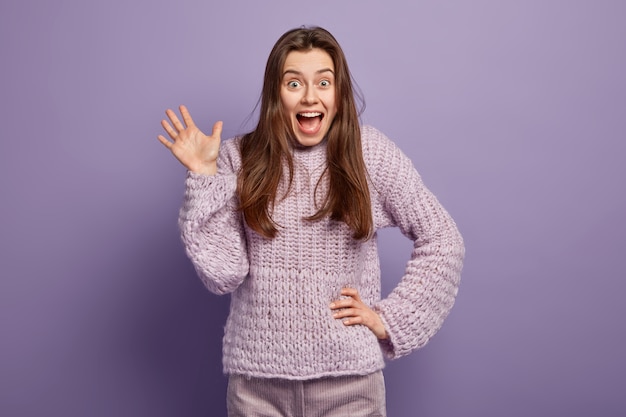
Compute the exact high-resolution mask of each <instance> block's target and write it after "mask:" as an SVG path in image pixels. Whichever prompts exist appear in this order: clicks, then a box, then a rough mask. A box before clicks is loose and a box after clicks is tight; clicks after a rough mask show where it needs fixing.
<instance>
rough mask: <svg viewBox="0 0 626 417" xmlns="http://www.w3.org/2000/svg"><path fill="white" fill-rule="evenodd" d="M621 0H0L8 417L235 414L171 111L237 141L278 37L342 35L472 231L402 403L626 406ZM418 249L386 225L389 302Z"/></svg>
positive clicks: (379, 109)
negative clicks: (189, 232) (189, 234)
mask: <svg viewBox="0 0 626 417" xmlns="http://www.w3.org/2000/svg"><path fill="white" fill-rule="evenodd" d="M625 16H626V2H622V1H619V0H615V1H609V0H589V1H573V0H572V1H567V0H561V1H556V0H541V1H535V0H524V1H522V0H520V1H497V0H493V1H472V2H469V1H435V0H433V1H403V2H396V1H386V2H382V1H366V0H334V1H314V2H304V3H302V2H291V1H272V2H260V1H259V2H257V1H228V2H226V1H224V2H219V3H217V2H211V1H199V0H177V1H169V2H168V1H160V0H124V1H120V0H108V1H99V2H94V1H84V0H73V1H69V0H68V1H62V0H59V1H47V0H32V1H18V0H10V1H7V0H3V1H2V3H1V4H0V57H1V58H0V59H1V61H2V64H1V65H0V71H1V77H0V100H1V106H2V107H1V109H0V110H1V112H0V115H1V120H2V124H1V128H0V135H1V138H2V142H1V145H0V190H1V203H0V204H1V205H0V222H1V223H0V226H1V228H0V277H1V280H0V302H1V303H0V326H1V327H0V415H2V416H20V417H21V416H29V417H30V416H43V415H45V416H54V417H56V416H59V417H61V416H63V417H74V416H76V417H79V416H81V417H82V416H90V417H98V416H102V417H109V416H129V417H130V416H133V417H135V416H151V417H159V416H164V417H165V416H168V417H169V416H208V415H224V413H225V405H224V396H225V386H226V385H225V384H226V379H225V378H224V377H223V376H222V374H221V336H222V326H223V323H224V320H225V317H226V314H227V307H228V298H227V297H217V296H214V295H212V294H209V293H208V292H207V291H205V290H204V288H203V287H202V285H201V283H200V281H199V280H198V279H197V278H196V276H195V274H194V272H193V270H192V267H191V266H190V264H189V262H188V261H187V259H186V257H185V255H184V252H183V249H182V247H181V244H180V240H179V236H178V230H177V226H176V219H177V212H178V207H179V204H180V202H181V197H182V191H183V178H184V170H183V168H182V167H181V166H179V165H178V164H177V162H176V161H175V160H174V159H173V158H172V157H171V155H169V153H168V152H167V151H166V150H165V149H164V148H162V146H161V145H160V144H159V143H158V142H157V140H156V135H157V134H158V133H160V126H159V121H160V120H161V118H162V117H163V114H164V113H163V112H164V110H165V109H166V108H167V107H175V106H178V105H179V104H181V103H185V104H186V105H187V106H188V107H189V108H190V110H191V112H192V114H193V115H194V116H195V119H196V121H197V123H198V124H199V125H200V126H201V127H202V128H204V129H207V130H208V129H210V126H211V125H212V123H213V122H214V121H215V120H217V119H222V120H224V122H225V131H224V136H232V135H235V134H238V133H241V132H244V131H246V130H247V129H249V128H250V127H251V126H252V122H253V121H254V120H255V118H254V116H253V117H252V122H251V121H250V120H248V121H246V120H247V117H248V116H249V115H250V114H251V112H252V110H253V108H254V105H255V103H256V100H257V98H258V94H259V92H260V87H261V80H262V74H263V67H264V64H265V59H266V57H267V55H268V53H269V50H270V48H271V46H272V45H273V43H274V42H275V40H276V39H277V38H278V36H280V35H281V34H282V33H283V32H284V31H286V30H287V29H290V28H292V27H296V26H300V25H302V24H318V25H322V26H324V27H326V28H328V29H329V30H330V31H331V32H333V33H334V34H335V36H336V37H337V38H338V40H339V41H340V43H341V44H342V46H343V47H344V49H345V51H346V54H347V56H348V59H349V62H350V64H351V69H352V72H353V74H354V76H355V78H356V80H357V82H358V84H359V85H360V87H361V89H362V90H363V92H364V93H365V97H366V101H367V105H368V107H367V110H366V112H365V114H364V115H363V122H364V123H368V124H372V125H374V126H376V127H378V128H379V129H381V130H382V131H383V132H385V133H387V134H388V136H390V137H391V138H392V139H394V140H395V141H396V142H397V143H398V144H399V146H400V147H401V148H402V149H403V150H404V151H405V152H406V153H407V154H408V155H409V156H410V157H411V158H412V159H413V161H414V162H415V164H416V166H417V168H418V170H419V171H420V172H421V174H422V176H423V178H424V180H425V181H426V183H427V184H428V186H429V187H430V188H431V189H432V190H433V191H434V192H435V194H436V195H437V196H438V197H439V198H440V200H441V201H442V202H443V203H444V205H445V206H446V208H447V209H448V210H449V211H450V212H451V213H452V215H453V216H454V218H455V219H456V221H457V223H458V225H459V227H460V229H461V231H462V232H463V235H464V237H465V240H466V246H467V261H466V264H465V269H464V274H463V279H462V285H461V290H460V293H459V297H458V301H457V304H456V306H455V308H454V309H453V312H452V314H451V315H450V316H449V318H448V321H447V322H446V324H445V326H444V328H443V329H442V330H441V332H440V333H439V334H438V335H437V336H436V337H435V338H434V339H433V340H432V342H431V343H430V344H429V345H428V346H427V347H425V348H424V349H422V350H421V351H418V352H416V353H414V354H412V355H410V356H408V357H406V358H403V359H400V360H398V361H395V362H392V363H389V365H388V367H387V372H386V376H387V387H388V408H389V414H390V417H401V416H406V417H408V416H429V417H436V416H442V417H443V416H445V417H454V416H463V417H473V416H476V417H479V416H480V417H484V416H509V417H516V416H528V415H534V416H557V415H567V416H591V415H594V416H623V415H626V400H625V399H624V390H625V387H626V360H625V359H624V352H625V351H626V346H625V344H626V325H625V323H624V318H625V317H626V302H624V300H623V298H624V297H623V294H624V293H625V292H626V280H625V279H624V278H625V273H624V249H625V248H626V237H625V236H626V222H625V221H624V213H626V195H625V192H624V188H625V187H624V179H626V168H625V165H626V164H625V163H624V159H625V156H626V153H625V151H626V145H625V144H624V141H625V139H626V134H625V133H626V129H625V128H626V76H625V74H626V24H624V17H625ZM409 247H410V246H409V243H408V242H407V241H406V240H405V239H404V238H402V236H400V235H399V233H397V232H396V231H385V233H382V234H381V252H382V253H381V256H382V265H383V273H384V276H385V282H384V289H385V291H386V292H388V291H389V290H390V289H391V288H392V287H393V286H394V285H395V283H396V282H397V280H398V278H399V277H400V275H401V273H402V270H403V267H404V263H405V261H406V259H407V257H408V254H409Z"/></svg>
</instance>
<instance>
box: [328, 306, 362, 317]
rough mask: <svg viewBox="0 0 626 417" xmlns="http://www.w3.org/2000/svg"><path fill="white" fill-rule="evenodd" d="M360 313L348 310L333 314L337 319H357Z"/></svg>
mask: <svg viewBox="0 0 626 417" xmlns="http://www.w3.org/2000/svg"><path fill="white" fill-rule="evenodd" d="M358 313H359V312H358V310H357V309H355V308H346V309H345V310H341V311H337V312H336V313H333V317H334V318H336V319H343V318H345V317H356V316H358Z"/></svg>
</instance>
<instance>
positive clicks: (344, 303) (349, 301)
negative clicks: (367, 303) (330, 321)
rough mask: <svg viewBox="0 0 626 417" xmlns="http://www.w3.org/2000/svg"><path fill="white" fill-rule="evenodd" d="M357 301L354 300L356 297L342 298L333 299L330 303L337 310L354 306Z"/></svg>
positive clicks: (332, 308) (331, 307)
mask: <svg viewBox="0 0 626 417" xmlns="http://www.w3.org/2000/svg"><path fill="white" fill-rule="evenodd" d="M355 303H356V301H355V300H354V298H344V299H342V300H337V301H333V302H332V303H331V304H330V309H331V310H337V309H340V308H348V307H354V304H355Z"/></svg>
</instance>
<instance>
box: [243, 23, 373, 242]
mask: <svg viewBox="0 0 626 417" xmlns="http://www.w3.org/2000/svg"><path fill="white" fill-rule="evenodd" d="M313 48H319V49H322V50H324V51H326V52H327V53H328V54H329V55H330V57H331V58H332V60H333V64H334V66H335V97H336V100H337V114H336V115H335V118H334V120H333V123H332V125H331V126H330V129H329V131H328V134H327V141H328V144H327V157H326V158H327V167H326V170H325V172H324V175H322V177H321V178H320V181H321V180H322V178H324V176H325V175H328V176H329V182H328V183H329V187H328V193H327V195H326V196H325V197H324V199H323V200H322V201H323V203H322V206H321V207H320V208H319V210H318V211H317V213H315V214H314V215H313V216H311V217H309V218H307V220H311V221H315V220H319V219H322V218H324V217H325V216H328V215H330V218H331V219H333V220H339V221H343V222H345V223H346V224H347V225H348V226H349V227H350V228H351V229H352V231H353V238H354V239H367V238H369V237H370V236H371V234H372V229H373V220H372V212H371V202H370V194H369V188H368V185H367V173H366V169H365V163H364V161H363V152H362V149H361V131H360V128H359V119H358V113H357V109H356V105H355V97H354V91H353V87H352V79H351V75H350V71H349V70H348V64H347V61H346V58H345V56H344V54H343V51H342V50H341V47H340V46H339V43H338V42H337V40H336V39H335V38H334V37H333V36H332V35H331V34H330V33H329V32H328V31H326V30H325V29H322V28H319V27H312V28H298V29H292V30H290V31H288V32H286V33H285V34H284V35H282V36H281V37H280V39H278V41H277V42H276V44H275V45H274V47H273V49H272V51H271V52H270V55H269V57H268V59H267V65H266V67H265V78H264V82H263V90H262V92H261V99H260V101H261V109H260V116H259V122H258V124H257V127H256V129H255V130H254V131H252V132H250V133H248V134H246V135H244V136H243V138H242V141H241V156H242V165H241V171H240V172H239V176H238V184H237V191H238V195H239V201H240V203H239V204H240V206H239V209H240V210H241V211H242V212H243V215H244V218H245V220H246V223H247V224H248V226H249V227H250V228H251V229H253V230H254V231H256V232H257V233H259V234H260V235H262V236H264V237H266V238H273V237H275V236H276V233H277V232H278V229H277V226H278V225H277V224H276V223H275V222H274V221H273V220H272V217H271V212H272V210H273V208H274V203H275V201H276V193H277V190H278V186H279V184H280V181H281V178H282V175H283V164H282V161H286V162H287V166H288V168H289V173H288V175H289V176H288V178H289V182H288V184H289V187H288V189H287V194H288V193H289V190H290V188H291V183H292V181H293V159H292V156H291V152H290V150H291V147H292V146H294V139H293V138H295V135H294V132H293V130H292V127H291V124H290V123H289V121H288V120H287V118H286V116H285V115H284V112H283V107H282V102H281V100H280V85H281V84H280V83H281V81H282V80H281V79H282V71H283V66H284V63H285V60H286V58H287V55H288V54H289V53H290V52H292V51H303V50H311V49H313ZM319 185H320V182H318V184H317V186H316V192H317V187H319Z"/></svg>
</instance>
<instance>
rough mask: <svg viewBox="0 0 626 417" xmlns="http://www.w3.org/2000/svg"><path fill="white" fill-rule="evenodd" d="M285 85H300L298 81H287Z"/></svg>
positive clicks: (292, 86) (295, 86) (293, 86)
mask: <svg viewBox="0 0 626 417" xmlns="http://www.w3.org/2000/svg"><path fill="white" fill-rule="evenodd" d="M287 87H289V88H298V87H300V83H299V82H298V81H289V82H288V83H287Z"/></svg>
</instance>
